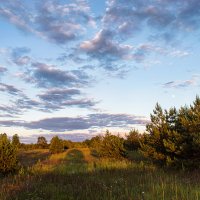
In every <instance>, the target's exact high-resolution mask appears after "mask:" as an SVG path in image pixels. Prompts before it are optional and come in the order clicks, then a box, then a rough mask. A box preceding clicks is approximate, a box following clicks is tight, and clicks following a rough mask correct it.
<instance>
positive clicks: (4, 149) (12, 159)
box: [0, 133, 17, 174]
mask: <svg viewBox="0 0 200 200" xmlns="http://www.w3.org/2000/svg"><path fill="white" fill-rule="evenodd" d="M16 169H17V153H16V148H15V147H14V146H13V145H12V143H11V142H10V140H9V139H8V137H7V135H6V134H5V133H4V134H0V173H2V174H6V173H9V172H13V171H15V170H16Z"/></svg>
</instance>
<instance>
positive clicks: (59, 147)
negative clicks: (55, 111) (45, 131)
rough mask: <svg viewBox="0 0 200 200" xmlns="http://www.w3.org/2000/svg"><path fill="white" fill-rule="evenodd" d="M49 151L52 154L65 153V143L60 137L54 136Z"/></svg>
mask: <svg viewBox="0 0 200 200" xmlns="http://www.w3.org/2000/svg"><path fill="white" fill-rule="evenodd" d="M49 150H50V152H51V153H60V152H63V150H64V146H63V142H62V140H61V139H60V138H59V137H58V136H54V137H53V138H52V139H51V142H50V147H49Z"/></svg>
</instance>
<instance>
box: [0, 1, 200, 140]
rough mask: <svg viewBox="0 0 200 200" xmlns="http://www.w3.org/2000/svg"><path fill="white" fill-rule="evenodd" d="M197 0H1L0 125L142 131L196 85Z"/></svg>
mask: <svg viewBox="0 0 200 200" xmlns="http://www.w3.org/2000/svg"><path fill="white" fill-rule="evenodd" d="M199 42H200V1H199V0H123V1H122V0H106V1H104V0H101V1H100V0H73V1H72V0H46V1H39V0H29V1H27V0H6V1H5V0H0V132H1V133H4V132H6V133H7V134H8V135H10V136H12V135H13V134H18V135H19V136H20V137H21V139H22V141H23V142H26V143H30V142H35V141H37V137H38V136H40V135H42V136H45V137H47V139H50V138H51V137H52V136H54V135H59V136H60V137H62V138H65V139H71V140H73V141H82V140H84V139H86V138H91V137H92V136H94V135H97V134H103V133H105V131H106V130H107V129H108V130H110V131H111V132H113V133H120V134H126V133H128V132H129V131H130V130H131V129H133V128H136V129H139V130H140V131H144V130H145V125H146V124H147V123H148V122H149V118H150V117H149V116H150V113H152V111H153V109H154V107H155V104H156V103H157V102H158V103H159V104H160V105H161V106H162V107H163V108H164V109H169V108H170V107H174V106H175V107H177V108H179V107H180V106H184V105H190V104H191V103H192V102H193V101H194V99H195V96H196V95H199V88H200V67H199V63H200V62H199V61H200V45H199Z"/></svg>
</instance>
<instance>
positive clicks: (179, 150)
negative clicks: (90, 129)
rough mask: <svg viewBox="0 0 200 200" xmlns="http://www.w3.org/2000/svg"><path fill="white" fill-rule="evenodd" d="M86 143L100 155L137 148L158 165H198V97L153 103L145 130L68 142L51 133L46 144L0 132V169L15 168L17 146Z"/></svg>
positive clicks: (56, 147) (55, 149)
mask: <svg viewBox="0 0 200 200" xmlns="http://www.w3.org/2000/svg"><path fill="white" fill-rule="evenodd" d="M77 147H89V148H91V149H93V150H95V151H94V152H95V154H96V155H97V156H100V157H110V158H115V159H119V158H126V157H127V152H128V151H138V152H141V153H142V154H143V155H144V156H145V157H147V158H149V159H151V160H152V161H153V162H154V163H155V164H157V165H159V166H167V167H173V168H184V169H185V168H189V169H192V168H199V164H200V98H199V97H198V96H197V97H196V99H195V101H194V102H193V103H192V104H191V105H190V106H182V107H181V108H180V109H176V108H175V107H173V108H170V109H169V110H166V109H165V110H163V109H162V107H161V106H160V105H159V104H158V103H157V104H156V106H155V109H154V110H153V113H152V114H151V115H150V122H149V123H148V124H147V125H146V132H144V133H139V132H138V131H137V130H135V129H134V130H131V131H130V132H129V134H127V135H126V137H125V138H124V137H121V136H120V135H113V134H111V133H110V132H109V131H107V132H106V134H105V135H97V136H95V137H93V138H91V139H87V140H85V141H83V142H72V141H70V140H63V139H60V138H59V137H58V136H54V137H53V138H52V139H51V141H50V143H49V144H48V142H47V140H46V138H45V137H43V136H40V137H38V140H37V143H36V144H22V143H20V139H19V136H18V135H17V134H15V135H14V136H13V137H12V139H11V140H10V139H9V138H8V136H7V135H6V134H5V133H4V134H0V173H8V172H12V171H15V170H16V169H17V163H18V161H17V151H18V150H19V149H24V150H28V149H38V148H44V149H49V151H50V152H51V153H59V152H63V151H65V150H66V149H69V148H77Z"/></svg>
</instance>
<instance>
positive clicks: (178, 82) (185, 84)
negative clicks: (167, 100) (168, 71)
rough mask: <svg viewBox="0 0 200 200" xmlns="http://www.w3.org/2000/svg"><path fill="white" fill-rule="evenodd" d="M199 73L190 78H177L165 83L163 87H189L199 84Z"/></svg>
mask: <svg viewBox="0 0 200 200" xmlns="http://www.w3.org/2000/svg"><path fill="white" fill-rule="evenodd" d="M199 78H200V77H199V75H194V76H192V78H190V79H188V80H176V81H170V82H167V83H164V84H163V87H165V88H187V87H190V86H195V85H198V83H199V80H200V79H199Z"/></svg>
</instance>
